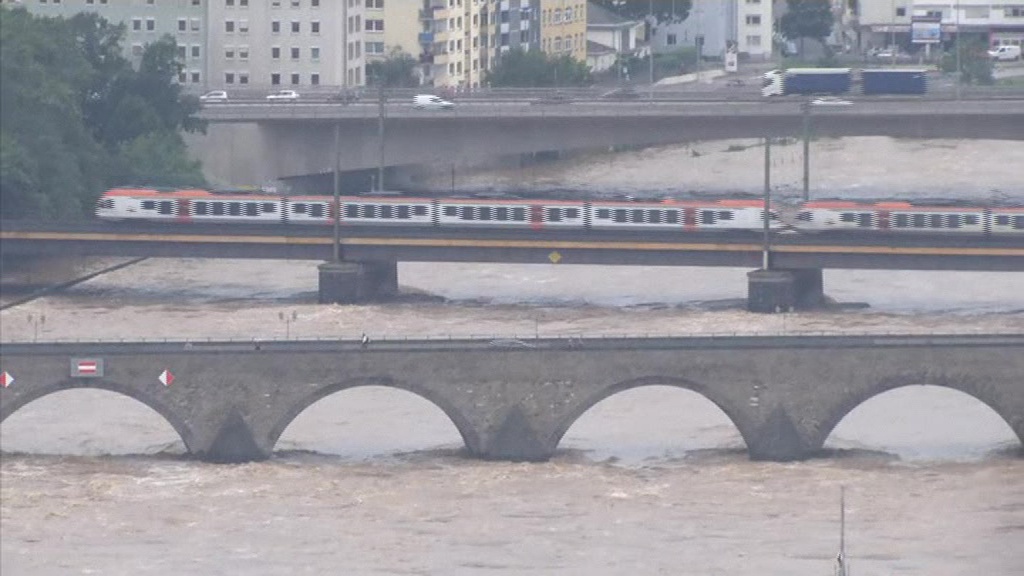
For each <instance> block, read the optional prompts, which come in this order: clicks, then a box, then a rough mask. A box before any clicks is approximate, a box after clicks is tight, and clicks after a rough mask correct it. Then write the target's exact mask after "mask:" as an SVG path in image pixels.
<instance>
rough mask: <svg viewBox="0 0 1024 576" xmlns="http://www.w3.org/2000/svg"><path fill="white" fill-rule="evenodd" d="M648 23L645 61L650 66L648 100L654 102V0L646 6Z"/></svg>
mask: <svg viewBox="0 0 1024 576" xmlns="http://www.w3.org/2000/svg"><path fill="white" fill-rule="evenodd" d="M648 12H649V15H648V21H649V22H650V33H649V34H648V35H647V52H648V54H647V61H648V63H649V64H650V66H649V70H648V72H649V74H650V86H649V88H648V98H649V99H650V100H654V25H655V23H656V22H657V20H655V19H654V0H650V4H649V5H648Z"/></svg>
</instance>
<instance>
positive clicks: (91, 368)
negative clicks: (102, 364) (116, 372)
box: [78, 360, 99, 374]
mask: <svg viewBox="0 0 1024 576" xmlns="http://www.w3.org/2000/svg"><path fill="white" fill-rule="evenodd" d="M98 370H99V367H98V364H97V362H96V361H95V360H79V361H78V373H79V374H95V373H96V372H97V371H98Z"/></svg>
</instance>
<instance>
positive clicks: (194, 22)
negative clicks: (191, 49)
mask: <svg viewBox="0 0 1024 576" xmlns="http://www.w3.org/2000/svg"><path fill="white" fill-rule="evenodd" d="M189 26H190V27H191V28H192V31H193V32H199V18H192V19H191V20H189Z"/></svg>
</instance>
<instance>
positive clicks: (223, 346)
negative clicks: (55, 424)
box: [0, 336, 1024, 461]
mask: <svg viewBox="0 0 1024 576" xmlns="http://www.w3.org/2000/svg"><path fill="white" fill-rule="evenodd" d="M72 358H92V359H100V360H102V362H103V364H104V366H103V375H102V377H99V378H80V377H73V376H69V374H71V373H72V372H69V363H70V362H71V359H72ZM0 368H2V370H4V371H6V372H8V373H9V374H11V375H12V376H14V378H15V383H14V385H12V386H10V387H7V388H2V389H0V421H2V420H3V419H5V418H7V417H8V416H10V415H11V414H13V413H14V412H15V411H17V410H18V409H19V408H21V407H22V406H24V405H26V404H28V403H29V402H31V401H33V400H35V399H38V398H41V397H43V396H46V395H47V394H51V393H54V392H58V391H60V390H65V389H69V388H100V389H105V390H110V391H114V392H118V393H121V394H124V395H127V396H129V397H132V398H135V399H137V400H139V401H140V402H143V403H144V404H146V405H147V406H149V407H151V408H153V409H154V410H155V411H156V412H158V413H159V414H161V415H162V416H163V417H164V418H166V419H167V421H168V422H169V423H170V424H171V426H172V427H173V428H174V429H175V430H176V431H177V432H178V433H179V434H180V435H181V437H182V440H183V441H184V443H185V445H186V446H187V448H188V450H189V451H190V452H192V453H193V454H195V455H197V456H198V457H200V458H204V459H209V460H214V461H246V460H256V459H262V458H266V457H268V456H269V455H270V454H271V452H272V451H273V449H274V445H275V443H276V442H277V440H278V438H279V437H280V435H281V434H282V432H283V431H284V430H285V428H286V427H287V426H288V424H289V423H290V422H291V421H292V420H293V419H294V418H295V417H296V416H298V415H299V414H300V413H301V412H302V411H303V410H305V409H306V408H307V407H309V406H310V405H312V404H313V403H315V402H316V401H317V400H319V399H321V398H324V397H325V396H328V395H330V394H333V393H334V392H337V391H340V390H344V389H347V388H353V387H358V386H369V385H380V386H390V387H395V388H400V389H404V390H408V391H410V392H412V393H414V394H418V395H420V396H422V397H424V398H426V399H427V400H429V401H431V402H432V403H434V404H435V405H437V406H438V407H439V408H440V409H441V410H442V411H444V413H445V414H447V415H448V417H449V418H451V420H452V422H453V423H454V424H455V427H456V428H457V429H458V430H459V432H460V434H461V435H462V438H463V440H464V441H465V443H466V448H467V449H468V451H469V452H470V453H471V454H473V455H474V456H477V457H481V458H493V459H509V460H544V459H547V458H549V457H551V455H552V454H553V453H554V451H555V449H556V448H557V446H558V443H559V441H560V440H561V438H562V436H563V435H564V434H565V432H566V431H567V430H568V429H569V427H570V426H572V424H573V422H575V421H576V420H577V419H578V418H579V417H580V416H581V415H582V414H584V413H585V412H586V411H587V410H589V409H590V408H591V407H593V406H594V405H595V404H597V403H598V402H600V401H601V400H604V399H605V398H608V397H609V396H612V395H614V394H616V393H618V392H622V391H625V390H629V389H631V388H636V387H640V386H650V385H669V386H678V387H681V388H687V389H690V390H693V391H696V392H698V393H700V394H701V395H703V396H705V397H707V398H708V399H709V400H711V401H712V402H713V403H714V404H715V405H717V406H718V407H719V408H721V409H722V411H723V412H725V414H726V415H727V416H728V417H729V418H730V419H731V420H732V421H733V423H734V424H735V425H736V427H737V428H738V429H739V431H740V434H741V435H742V436H743V438H744V440H745V442H746V444H747V448H748V450H749V452H750V456H751V457H752V458H755V459H771V460H793V459H802V458H808V457H811V456H814V455H815V454H817V453H818V452H819V451H820V449H821V447H822V445H823V443H824V442H825V440H826V438H827V437H828V435H829V434H830V432H831V431H832V430H833V428H835V426H836V425H837V424H838V423H839V422H840V420H842V418H843V417H844V416H845V415H846V414H848V413H849V412H850V411H851V410H853V409H854V408H856V407H857V406H858V405H860V404H861V403H863V402H864V401H866V400H868V399H870V398H871V397H873V396H875V395H878V394H881V393H882V392H885V391H888V390H892V389H894V388H899V387H902V386H909V385H915V384H930V385H936V386H945V387H949V388H953V389H956V390H960V391H962V392H964V393H966V394H969V395H971V396H973V397H975V398H977V399H978V400H980V401H981V402H983V403H985V404H986V405H988V406H989V407H991V408H992V409H993V410H995V411H996V413H998V414H999V415H1000V416H1001V417H1002V418H1003V419H1004V420H1006V422H1007V423H1008V424H1009V425H1010V427H1011V428H1012V429H1013V430H1014V431H1015V432H1016V433H1017V435H1018V437H1020V438H1021V439H1022V440H1024V385H1022V384H1024V383H1022V378H1024V337H1021V336H975V337H945V338H943V337H934V338H930V337H920V336H907V337H815V338H810V337H808V338H799V337H779V338H757V337H737V338H689V339H687V338H683V339H622V340H604V339H601V340H583V339H572V340H546V339H545V340H540V339H538V340H527V341H518V340H516V341H457V342H448V341H419V342H395V343H389V342H371V343H370V344H369V345H368V346H367V347H365V348H362V347H361V346H360V344H359V343H358V342H267V343H262V344H261V343H244V342H242V343H229V342H196V343H167V344H130V343H129V344H94V345H88V344H67V345H53V344H21V345H17V344H4V345H3V346H2V348H0ZM164 370H169V371H171V372H172V373H173V374H174V376H175V380H174V382H173V384H172V385H170V386H165V385H163V384H162V383H161V382H160V381H159V377H160V374H161V373H162V372H163V371H164ZM680 417H681V418H685V415H680ZM395 425H396V426H400V425H401V423H398V422H396V423H395Z"/></svg>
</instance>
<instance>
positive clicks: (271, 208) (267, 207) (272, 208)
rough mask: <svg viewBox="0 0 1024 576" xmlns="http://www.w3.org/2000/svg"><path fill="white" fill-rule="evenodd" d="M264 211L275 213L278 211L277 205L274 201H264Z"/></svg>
mask: <svg viewBox="0 0 1024 576" xmlns="http://www.w3.org/2000/svg"><path fill="white" fill-rule="evenodd" d="M263 211H264V212H267V213H270V214H273V213H274V212H277V205H276V204H274V203H273V202H264V203H263Z"/></svg>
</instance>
